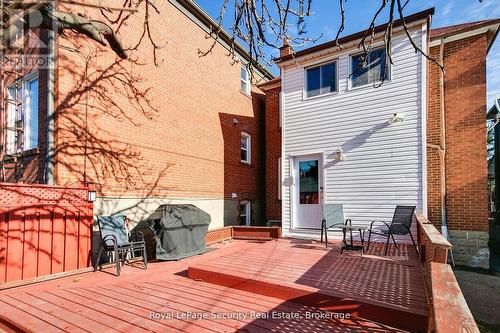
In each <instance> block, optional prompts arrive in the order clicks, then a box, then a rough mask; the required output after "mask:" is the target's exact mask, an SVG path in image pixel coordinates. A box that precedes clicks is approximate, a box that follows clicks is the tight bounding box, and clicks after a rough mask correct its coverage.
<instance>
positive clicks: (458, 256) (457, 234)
mask: <svg viewBox="0 0 500 333" xmlns="http://www.w3.org/2000/svg"><path fill="white" fill-rule="evenodd" d="M449 235H450V242H451V244H452V245H453V258H454V259H455V264H456V265H465V266H470V267H480V268H486V269H488V268H489V261H490V250H489V248H488V238H489V234H488V232H486V231H464V230H450V231H449Z"/></svg>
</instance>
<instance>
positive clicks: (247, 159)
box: [241, 133, 252, 164]
mask: <svg viewBox="0 0 500 333" xmlns="http://www.w3.org/2000/svg"><path fill="white" fill-rule="evenodd" d="M241 161H242V162H243V163H248V164H250V163H251V161H252V155H251V137H250V135H248V134H247V133H241Z"/></svg>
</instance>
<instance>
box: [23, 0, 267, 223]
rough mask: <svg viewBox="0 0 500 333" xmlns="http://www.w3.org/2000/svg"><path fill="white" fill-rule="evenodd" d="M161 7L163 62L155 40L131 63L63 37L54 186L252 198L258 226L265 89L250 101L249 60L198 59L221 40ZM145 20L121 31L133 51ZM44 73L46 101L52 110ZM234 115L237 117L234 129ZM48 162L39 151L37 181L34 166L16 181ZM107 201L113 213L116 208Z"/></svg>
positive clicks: (223, 54) (112, 194)
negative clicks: (244, 79) (245, 70)
mask: <svg viewBox="0 0 500 333" xmlns="http://www.w3.org/2000/svg"><path fill="white" fill-rule="evenodd" d="M61 6H62V7H64V4H61ZM157 6H158V8H159V10H160V13H161V14H160V15H157V14H156V13H154V14H152V15H151V17H150V23H151V27H152V28H153V29H152V37H153V38H154V40H155V41H156V42H157V43H158V44H159V45H161V46H164V47H163V48H162V49H160V50H157V54H158V61H159V66H155V65H154V63H153V52H152V51H153V50H152V46H151V44H150V43H149V41H148V40H147V38H145V39H144V41H143V43H142V44H141V46H139V48H138V49H137V50H135V51H130V52H129V55H130V57H129V59H127V60H123V59H120V58H118V57H117V56H116V55H115V53H114V52H113V51H111V49H110V48H107V47H103V46H101V45H99V44H97V43H95V42H93V41H91V40H89V39H88V38H86V37H83V36H79V35H77V34H74V33H72V32H68V33H67V37H66V38H62V37H59V38H58V64H57V74H56V91H55V94H56V102H55V108H56V132H55V145H56V152H55V181H56V184H58V185H68V184H75V183H82V182H84V181H86V182H92V183H95V187H96V189H97V190H98V196H105V197H107V198H119V197H128V198H134V199H138V200H139V199H141V198H146V197H147V198H149V199H154V198H159V199H165V198H179V199H182V200H191V199H193V200H198V201H197V202H199V201H200V200H201V201H206V202H211V201H213V202H215V201H218V202H222V201H223V200H227V201H228V202H230V204H231V207H233V208H234V209H236V210H237V207H238V200H240V199H248V200H250V201H252V203H253V204H254V205H252V209H255V216H254V220H257V219H258V220H259V221H256V223H257V222H259V223H260V222H261V221H260V220H262V219H263V217H259V214H258V210H259V209H261V208H259V207H258V201H259V200H260V201H262V202H263V200H264V190H263V174H264V171H263V162H264V157H263V155H262V154H263V144H264V141H263V133H261V132H260V130H261V129H262V131H263V115H262V116H261V112H263V96H262V93H261V92H260V91H259V90H258V89H256V88H253V89H252V96H249V95H247V94H245V93H242V92H241V91H240V70H241V66H242V64H241V62H239V61H235V60H237V59H232V58H231V57H229V56H228V50H227V49H226V48H224V47H223V46H222V45H220V44H217V45H216V46H215V47H214V48H213V50H212V51H211V52H210V53H209V54H208V55H206V56H200V52H199V51H206V50H208V49H209V48H210V47H211V45H212V42H213V40H212V39H210V38H207V33H206V31H204V30H203V29H202V28H201V27H200V26H199V25H198V24H197V23H195V22H194V21H193V20H192V18H190V17H188V16H186V15H185V14H184V13H183V12H181V11H180V10H179V9H178V8H176V7H175V6H174V5H173V4H172V3H171V2H169V1H162V2H160V3H158V4H157ZM74 8H75V7H68V8H62V10H70V11H71V10H74ZM76 8H78V11H79V13H83V14H84V15H87V16H88V17H101V16H100V13H99V12H98V11H94V10H93V9H88V8H87V9H86V8H84V7H76ZM143 19H144V13H141V12H139V13H136V14H134V15H133V16H132V17H131V18H130V20H129V22H128V25H125V26H123V27H122V28H121V30H120V33H119V36H120V39H121V40H122V42H123V43H124V46H125V48H131V47H133V46H135V43H136V42H137V41H138V40H139V39H140V38H141V34H142V26H143ZM89 55H90V57H89V58H88V61H87V60H86V58H87V57H88V56H89ZM86 66H87V70H85V68H86ZM44 75H45V76H44V77H45V83H42V80H41V82H40V94H41V95H42V94H44V96H41V98H40V105H43V106H44V107H45V106H46V104H47V102H46V97H47V91H46V74H44ZM42 97H43V99H42ZM40 112H41V113H40V116H39V119H40V126H41V128H40V130H39V133H40V144H41V145H44V146H46V128H47V115H46V110H41V111H40ZM233 117H234V118H236V119H238V121H239V125H238V126H235V127H234V128H233V127H232V118H233ZM241 130H245V131H247V132H249V134H250V135H252V164H251V165H250V166H246V165H242V164H241V163H240V133H241ZM45 153H46V152H45V150H44V151H43V152H40V156H42V155H43V156H45ZM32 159H33V158H32ZM40 163H41V164H44V163H45V161H44V159H42V158H40V159H38V154H37V156H36V162H33V163H32V164H30V165H33V168H30V170H31V171H30V173H29V174H30V175H31V176H29V177H28V168H27V169H26V172H25V173H23V174H20V175H19V176H18V178H17V180H22V181H26V182H37V181H38V179H39V175H42V176H43V170H41V169H40V170H41V171H39V170H38V169H36V170H35V166H37V165H38V164H40ZM232 193H237V195H238V199H237V200H232V199H231V194H232ZM106 204H107V206H108V207H107V209H109V210H107V211H113V207H112V206H113V205H115V203H114V202H112V203H109V204H108V203H106ZM124 205H127V203H125V204H122V205H121V206H120V207H123V206H124ZM218 205H222V204H219V203H218V204H213V205H212V206H214V207H219V206H218ZM260 205H261V206H263V204H260ZM114 207H115V208H116V207H118V205H116V206H114ZM136 209H141V207H139V208H136ZM214 209H219V208H214ZM234 209H233V210H234ZM262 210H263V208H262ZM237 214H238V212H237V211H236V216H234V217H233V219H234V220H237ZM260 215H263V214H260Z"/></svg>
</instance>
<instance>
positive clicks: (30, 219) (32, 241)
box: [22, 208, 38, 279]
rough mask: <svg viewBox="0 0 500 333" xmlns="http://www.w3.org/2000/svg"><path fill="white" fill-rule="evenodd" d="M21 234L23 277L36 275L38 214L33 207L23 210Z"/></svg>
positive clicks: (27, 277)
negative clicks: (22, 230)
mask: <svg viewBox="0 0 500 333" xmlns="http://www.w3.org/2000/svg"><path fill="white" fill-rule="evenodd" d="M24 212H25V220H24V235H23V238H24V239H23V277H22V278H23V279H30V278H34V277H36V276H37V269H38V256H37V254H38V251H37V247H38V214H37V210H36V209H35V208H27V209H26V210H25V211H24Z"/></svg>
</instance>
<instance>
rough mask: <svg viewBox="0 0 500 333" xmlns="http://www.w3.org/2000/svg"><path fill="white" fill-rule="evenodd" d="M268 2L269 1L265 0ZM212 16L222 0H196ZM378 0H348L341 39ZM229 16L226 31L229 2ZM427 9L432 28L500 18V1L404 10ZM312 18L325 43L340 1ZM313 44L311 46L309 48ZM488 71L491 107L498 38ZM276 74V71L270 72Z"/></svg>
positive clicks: (325, 4) (437, 2) (312, 29)
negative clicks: (433, 10) (431, 17)
mask: <svg viewBox="0 0 500 333" xmlns="http://www.w3.org/2000/svg"><path fill="white" fill-rule="evenodd" d="M268 1H271V0H268ZM197 2H198V3H199V4H200V6H201V7H203V8H204V9H205V10H206V11H207V12H208V13H209V14H210V15H212V17H214V18H217V17H218V16H219V11H220V6H221V4H222V0H197ZM380 2H381V1H380V0H349V1H347V3H346V8H345V13H346V24H345V29H344V32H343V33H342V34H341V36H346V35H349V34H352V33H355V32H358V31H361V30H365V29H367V28H368V26H369V24H370V22H371V19H372V17H373V15H374V13H375V11H376V10H377V9H378V6H379V4H380ZM229 3H230V5H229V7H228V13H227V15H226V18H225V21H224V27H225V28H226V29H228V30H229V28H230V27H231V25H232V15H231V14H232V12H233V10H232V8H231V4H232V3H234V2H232V1H231V0H230V1H229ZM429 7H435V8H436V13H435V15H434V16H433V19H432V20H433V21H432V28H437V27H443V26H449V25H454V24H460V23H465V22H474V21H480V20H485V19H492V18H500V1H499V0H484V1H483V2H482V3H480V2H479V0H410V1H409V3H408V5H407V6H406V8H405V14H411V13H415V12H418V11H421V10H424V9H427V8H429ZM312 9H313V12H314V13H313V15H312V16H311V17H309V18H307V21H306V24H307V25H306V30H307V32H308V34H307V35H308V36H310V37H313V38H316V37H319V36H321V38H320V39H319V40H318V41H317V43H324V42H326V41H329V40H332V39H334V38H335V35H336V33H337V30H338V28H339V25H340V13H339V1H335V0H313V1H312ZM384 20H387V13H386V14H385V15H383V16H381V17H380V19H379V20H378V21H377V23H378V24H383V23H385V22H386V21H384ZM312 45H314V44H312V43H310V44H308V46H312ZM276 54H277V51H270V53H269V54H267V58H268V59H270V58H271V56H276ZM486 70H487V95H488V96H487V105H488V108H489V107H490V106H491V105H492V104H493V99H494V98H495V97H497V98H500V36H499V37H498V38H497V40H496V42H495V44H494V45H493V47H492V48H491V49H490V52H489V54H488V58H487V64H486ZM273 72H276V69H273Z"/></svg>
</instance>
